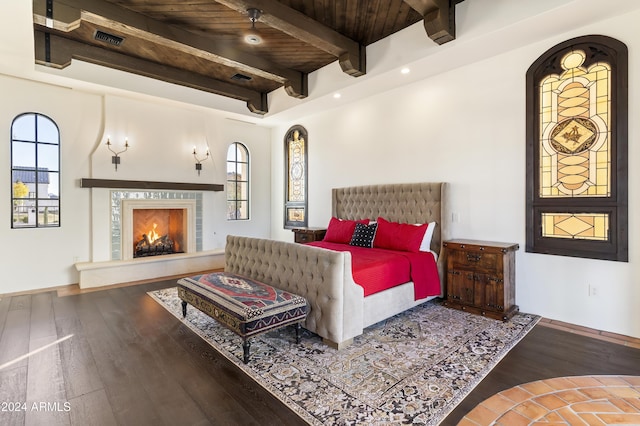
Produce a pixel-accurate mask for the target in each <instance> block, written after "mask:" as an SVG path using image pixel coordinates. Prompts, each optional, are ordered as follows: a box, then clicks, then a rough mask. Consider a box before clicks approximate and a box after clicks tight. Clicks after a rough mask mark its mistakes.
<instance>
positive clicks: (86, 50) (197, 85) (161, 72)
mask: <svg viewBox="0 0 640 426" xmlns="http://www.w3.org/2000/svg"><path fill="white" fill-rule="evenodd" d="M34 38H35V59H36V63H37V64H40V65H45V66H50V67H53V68H58V69H62V68H65V67H67V66H69V65H70V64H71V60H72V59H77V60H81V61H84V62H90V63H92V64H96V65H102V66H107V67H109V68H115V69H118V70H120V71H126V72H130V73H132V74H137V75H142V76H145V77H150V78H155V79H158V80H163V81H167V82H169V83H174V84H178V85H181V86H185V87H191V88H193V89H198V90H203V91H205V92H209V93H214V94H216V95H221V96H226V97H229V98H233V99H239V100H242V101H245V102H246V103H247V107H248V108H249V110H250V111H251V112H254V113H256V114H266V113H267V112H268V106H267V94H266V93H262V92H258V91H255V90H251V89H248V88H245V87H240V86H236V85H233V84H230V83H225V82H223V81H220V80H216V79H212V78H208V77H205V76H203V75H201V74H197V73H192V72H188V71H184V70H181V69H178V68H173V67H169V66H166V65H161V64H158V63H155V62H152V61H147V60H144V59H139V58H133V57H131V56H126V55H123V54H121V53H118V52H114V51H112V50H108V49H103V48H100V47H96V46H91V45H88V44H84V43H81V42H78V41H74V40H70V39H67V38H64V37H60V36H56V35H54V34H48V33H45V32H43V31H38V30H36V31H34Z"/></svg>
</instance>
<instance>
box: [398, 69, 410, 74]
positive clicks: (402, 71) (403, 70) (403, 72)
mask: <svg viewBox="0 0 640 426" xmlns="http://www.w3.org/2000/svg"><path fill="white" fill-rule="evenodd" d="M400 72H401V73H402V74H409V73H410V72H411V70H410V69H409V68H402V69H401V70H400Z"/></svg>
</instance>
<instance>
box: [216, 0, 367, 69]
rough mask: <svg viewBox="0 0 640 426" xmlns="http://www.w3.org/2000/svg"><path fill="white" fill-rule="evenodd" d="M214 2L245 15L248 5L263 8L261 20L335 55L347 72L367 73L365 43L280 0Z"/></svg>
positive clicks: (220, 0)
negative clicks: (362, 43)
mask: <svg viewBox="0 0 640 426" xmlns="http://www.w3.org/2000/svg"><path fill="white" fill-rule="evenodd" d="M215 1H216V2H218V3H220V4H223V5H225V6H227V7H229V8H231V9H234V10H237V11H238V12H240V13H244V14H246V13H247V12H246V11H247V9H249V8H256V9H260V11H261V15H260V18H259V19H258V20H259V21H260V22H262V23H263V24H265V25H268V26H270V27H271V28H275V29H277V30H279V31H282V32H283V33H286V34H288V35H290V36H291V37H294V38H296V39H298V40H301V41H303V42H305V43H308V44H310V45H312V46H314V47H316V48H318V49H320V50H322V51H324V52H327V53H329V54H331V55H333V56H335V57H336V58H338V61H339V63H340V67H341V68H342V71H344V72H345V73H347V74H349V75H352V76H354V77H359V76H361V75H364V74H365V73H366V72H367V66H366V46H362V45H361V44H360V43H358V42H357V41H355V40H352V39H350V38H348V37H346V36H344V35H342V34H340V33H338V32H337V31H334V30H333V29H331V28H329V27H326V26H324V25H322V24H320V23H319V22H318V21H315V20H313V19H311V18H310V17H308V16H306V15H305V14H303V13H301V12H298V11H297V10H295V9H292V8H290V7H288V6H286V5H284V4H282V3H280V2H279V1H277V0H215Z"/></svg>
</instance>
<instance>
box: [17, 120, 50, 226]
mask: <svg viewBox="0 0 640 426" xmlns="http://www.w3.org/2000/svg"><path fill="white" fill-rule="evenodd" d="M11 194H12V195H11V227H12V228H40V227H58V226H60V131H59V130H58V126H57V125H56V123H55V122H54V121H53V120H51V119H50V118H49V117H46V116H44V115H42V114H37V113H25V114H21V115H19V116H17V117H16V118H15V119H14V120H13V123H12V124H11Z"/></svg>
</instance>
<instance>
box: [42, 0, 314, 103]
mask: <svg viewBox="0 0 640 426" xmlns="http://www.w3.org/2000/svg"><path fill="white" fill-rule="evenodd" d="M46 3H47V0H33V15H34V16H33V21H34V23H35V24H37V25H40V26H44V27H52V28H54V29H56V30H58V31H63V32H71V31H73V30H75V29H77V28H78V27H79V26H80V23H81V21H86V22H89V23H91V24H93V25H100V26H103V27H105V28H109V29H111V30H112V31H114V32H116V35H119V34H123V35H128V36H134V37H138V38H141V39H143V40H147V41H149V42H153V43H156V44H159V45H161V46H165V47H168V48H172V49H177V50H179V51H182V52H185V53H188V54H191V55H194V56H197V57H201V58H204V59H206V60H209V61H212V62H215V63H218V64H221V65H225V66H228V67H231V68H235V69H237V70H238V71H240V72H242V73H247V74H250V75H255V76H258V77H262V78H265V79H268V80H271V81H276V82H278V83H280V84H283V85H284V86H285V90H286V91H287V93H288V94H289V95H290V96H293V97H295V98H306V97H307V96H308V83H307V74H305V73H302V72H299V71H296V70H291V69H288V68H282V67H280V66H277V65H275V64H273V63H271V62H270V61H268V60H265V59H261V58H259V57H257V56H255V55H250V54H248V53H244V52H243V51H242V50H241V49H238V48H235V47H236V46H234V45H233V43H221V42H220V41H217V40H215V39H212V38H210V37H206V36H201V35H197V34H194V33H192V32H189V31H185V30H183V29H181V28H179V27H176V26H173V25H167V24H166V23H164V22H161V21H157V20H154V19H151V18H149V17H147V16H144V15H142V14H139V13H136V12H133V11H131V10H129V9H125V8H123V7H120V6H117V5H115V4H113V3H108V2H106V1H104V0H53V19H52V20H47V15H46ZM107 66H108V64H107Z"/></svg>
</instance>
